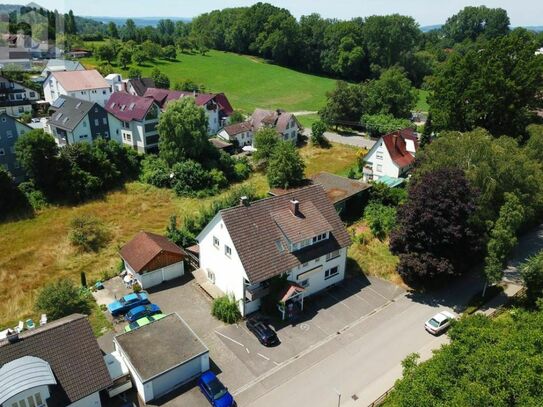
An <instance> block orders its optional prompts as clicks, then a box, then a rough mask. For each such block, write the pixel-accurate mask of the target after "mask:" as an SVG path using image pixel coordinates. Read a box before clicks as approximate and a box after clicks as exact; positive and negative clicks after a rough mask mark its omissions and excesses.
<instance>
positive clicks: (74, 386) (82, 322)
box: [0, 314, 112, 405]
mask: <svg viewBox="0 0 543 407" xmlns="http://www.w3.org/2000/svg"><path fill="white" fill-rule="evenodd" d="M26 356H33V357H36V358H39V359H42V360H44V361H45V362H47V363H48V364H49V365H50V367H51V369H52V371H53V373H54V375H55V378H56V381H57V384H58V387H59V388H58V389H54V390H53V398H55V401H56V402H57V404H54V405H68V404H71V403H74V402H76V401H77V400H80V399H82V398H84V397H87V396H89V395H91V394H93V393H95V392H97V391H100V390H103V389H105V388H107V387H108V386H110V385H111V384H112V382H111V378H110V376H109V373H108V370H107V367H106V365H105V363H104V358H103V356H102V352H101V351H100V348H99V347H98V343H97V342H96V339H95V337H94V334H93V333H92V329H91V326H90V324H89V322H88V320H87V317H86V316H85V315H80V314H73V315H70V316H68V317H65V318H62V319H59V320H56V321H53V322H50V323H48V324H46V325H44V326H41V327H38V328H35V329H33V330H31V331H24V332H22V333H20V334H19V340H18V341H17V342H15V343H10V342H9V341H8V339H4V340H0V365H5V364H7V363H10V362H13V361H15V360H18V359H20V358H24V357H26Z"/></svg>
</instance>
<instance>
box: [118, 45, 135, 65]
mask: <svg viewBox="0 0 543 407" xmlns="http://www.w3.org/2000/svg"><path fill="white" fill-rule="evenodd" d="M117 57H118V58H119V63H120V64H121V67H122V68H123V69H126V67H127V66H128V65H130V62H132V52H131V51H130V50H129V49H128V48H122V49H121V50H120V51H119V55H118V56H117Z"/></svg>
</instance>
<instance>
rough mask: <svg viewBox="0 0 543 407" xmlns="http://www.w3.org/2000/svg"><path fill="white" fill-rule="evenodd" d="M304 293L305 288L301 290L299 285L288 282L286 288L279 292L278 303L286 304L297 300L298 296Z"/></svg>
mask: <svg viewBox="0 0 543 407" xmlns="http://www.w3.org/2000/svg"><path fill="white" fill-rule="evenodd" d="M304 291H305V288H303V287H302V286H301V285H299V284H296V283H294V282H291V281H289V282H288V285H287V287H286V288H285V289H284V290H283V291H282V292H281V295H280V296H279V302H280V303H286V302H287V301H289V300H293V299H295V298H298V297H299V296H300V295H302V294H303V292H304Z"/></svg>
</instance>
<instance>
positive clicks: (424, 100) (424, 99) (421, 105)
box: [415, 89, 430, 112]
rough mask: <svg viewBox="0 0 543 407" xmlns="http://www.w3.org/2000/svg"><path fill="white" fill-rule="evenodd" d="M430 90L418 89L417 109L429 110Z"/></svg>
mask: <svg viewBox="0 0 543 407" xmlns="http://www.w3.org/2000/svg"><path fill="white" fill-rule="evenodd" d="M429 94H430V92H428V91H427V90H423V89H418V95H419V98H418V100H417V106H416V107H415V109H416V110H420V111H421V112H427V111H428V110H429V109H430V106H429V105H428V96H429Z"/></svg>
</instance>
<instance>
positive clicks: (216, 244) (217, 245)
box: [213, 236, 220, 248]
mask: <svg viewBox="0 0 543 407" xmlns="http://www.w3.org/2000/svg"><path fill="white" fill-rule="evenodd" d="M219 245H220V242H219V239H218V238H217V237H216V236H213V246H215V247H216V248H219Z"/></svg>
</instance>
